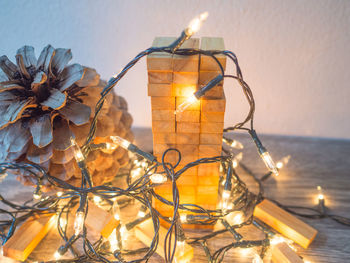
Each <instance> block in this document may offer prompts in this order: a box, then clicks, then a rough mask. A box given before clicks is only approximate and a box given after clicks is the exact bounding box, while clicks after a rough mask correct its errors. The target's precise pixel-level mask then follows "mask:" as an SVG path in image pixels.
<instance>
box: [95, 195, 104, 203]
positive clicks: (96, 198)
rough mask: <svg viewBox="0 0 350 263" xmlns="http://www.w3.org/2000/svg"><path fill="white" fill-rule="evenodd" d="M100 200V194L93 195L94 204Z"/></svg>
mask: <svg viewBox="0 0 350 263" xmlns="http://www.w3.org/2000/svg"><path fill="white" fill-rule="evenodd" d="M101 201H102V198H101V197H100V196H98V195H95V196H94V203H95V204H99V203H101Z"/></svg>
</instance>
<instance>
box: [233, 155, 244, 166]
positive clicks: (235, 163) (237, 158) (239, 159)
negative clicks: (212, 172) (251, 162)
mask: <svg viewBox="0 0 350 263" xmlns="http://www.w3.org/2000/svg"><path fill="white" fill-rule="evenodd" d="M242 159H243V153H242V152H240V153H239V154H237V155H236V156H235V157H234V158H233V160H232V166H233V168H236V167H237V166H238V164H239V162H240V161H241V160H242Z"/></svg>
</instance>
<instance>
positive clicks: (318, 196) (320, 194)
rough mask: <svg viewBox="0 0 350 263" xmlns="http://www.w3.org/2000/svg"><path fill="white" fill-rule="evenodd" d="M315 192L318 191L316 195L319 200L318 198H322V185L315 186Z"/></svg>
mask: <svg viewBox="0 0 350 263" xmlns="http://www.w3.org/2000/svg"><path fill="white" fill-rule="evenodd" d="M317 192H318V195H317V199H318V200H319V201H320V200H324V194H323V190H322V187H321V186H319V185H318V186H317Z"/></svg>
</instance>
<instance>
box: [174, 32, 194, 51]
mask: <svg viewBox="0 0 350 263" xmlns="http://www.w3.org/2000/svg"><path fill="white" fill-rule="evenodd" d="M190 37H191V35H190V34H189V33H188V32H187V30H184V31H182V32H181V35H180V36H179V37H178V38H177V39H176V40H175V41H174V42H173V43H171V44H170V46H169V48H170V51H171V53H175V51H176V50H178V49H179V48H180V47H181V45H182V44H183V43H184V42H185V41H186V40H187V39H189V38H190Z"/></svg>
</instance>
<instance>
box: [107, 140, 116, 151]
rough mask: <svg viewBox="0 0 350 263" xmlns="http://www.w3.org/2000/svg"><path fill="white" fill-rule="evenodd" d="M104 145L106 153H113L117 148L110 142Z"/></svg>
mask: <svg viewBox="0 0 350 263" xmlns="http://www.w3.org/2000/svg"><path fill="white" fill-rule="evenodd" d="M105 145H106V150H108V151H113V150H115V149H117V147H118V145H117V144H115V143H110V142H106V143H105Z"/></svg>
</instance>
